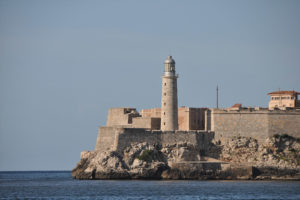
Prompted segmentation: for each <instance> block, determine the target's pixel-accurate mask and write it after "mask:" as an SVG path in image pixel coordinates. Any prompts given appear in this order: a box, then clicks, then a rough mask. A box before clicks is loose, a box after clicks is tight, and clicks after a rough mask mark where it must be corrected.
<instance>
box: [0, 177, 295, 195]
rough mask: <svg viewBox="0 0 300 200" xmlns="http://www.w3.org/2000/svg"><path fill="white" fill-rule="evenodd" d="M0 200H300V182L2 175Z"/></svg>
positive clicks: (0, 179) (0, 178)
mask: <svg viewBox="0 0 300 200" xmlns="http://www.w3.org/2000/svg"><path fill="white" fill-rule="evenodd" d="M0 199H221V200H222V199H284V200H286V199H293V200H294V199H295V200H296V199H300V181H156V180H155V181H143V180H74V179H72V177H71V172H70V171H42V172H40V171H38V172H0Z"/></svg>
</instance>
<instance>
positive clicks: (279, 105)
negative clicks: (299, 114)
mask: <svg viewBox="0 0 300 200" xmlns="http://www.w3.org/2000/svg"><path fill="white" fill-rule="evenodd" d="M299 94H300V93H299V92H296V91H294V90H292V91H275V92H270V93H268V95H269V96H270V97H271V99H270V101H269V110H274V109H280V110H286V109H287V108H297V107H300V101H299V100H298V95H299Z"/></svg>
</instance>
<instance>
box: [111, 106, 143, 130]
mask: <svg viewBox="0 0 300 200" xmlns="http://www.w3.org/2000/svg"><path fill="white" fill-rule="evenodd" d="M138 116H139V114H138V112H137V111H136V109H135V108H111V109H109V111H108V116H107V122H106V126H115V125H127V124H131V123H132V118H134V117H138Z"/></svg>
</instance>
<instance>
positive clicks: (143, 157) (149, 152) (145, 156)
mask: <svg viewBox="0 0 300 200" xmlns="http://www.w3.org/2000/svg"><path fill="white" fill-rule="evenodd" d="M152 154H153V150H147V149H146V150H144V151H143V152H142V154H141V155H140V156H138V159H139V160H143V161H146V162H147V161H151V156H152Z"/></svg>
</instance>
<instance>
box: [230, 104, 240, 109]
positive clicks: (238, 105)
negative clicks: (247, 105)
mask: <svg viewBox="0 0 300 200" xmlns="http://www.w3.org/2000/svg"><path fill="white" fill-rule="evenodd" d="M240 107H242V104H240V103H236V104H234V105H233V106H232V107H231V108H240Z"/></svg>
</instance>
